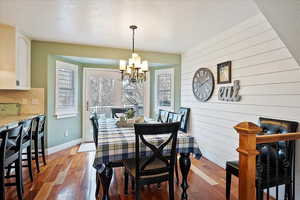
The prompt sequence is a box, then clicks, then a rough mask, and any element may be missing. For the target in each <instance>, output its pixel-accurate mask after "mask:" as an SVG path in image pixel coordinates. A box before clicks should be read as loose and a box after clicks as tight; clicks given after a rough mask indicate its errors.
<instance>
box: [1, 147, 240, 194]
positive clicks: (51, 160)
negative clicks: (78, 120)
mask: <svg viewBox="0 0 300 200" xmlns="http://www.w3.org/2000/svg"><path fill="white" fill-rule="evenodd" d="M78 147H79V146H76V147H72V148H70V149H67V150H64V151H61V152H57V153H55V154H52V155H50V156H48V158H47V160H48V165H47V166H43V165H42V164H41V166H42V167H41V172H40V173H37V172H36V169H35V168H34V181H33V182H31V181H30V180H29V176H28V172H27V170H26V169H24V170H23V171H24V179H25V193H24V199H25V200H95V189H96V176H95V174H96V172H95V170H94V169H93V167H92V164H93V159H94V156H95V152H80V153H78V152H77V151H78ZM41 163H42V162H41ZM33 166H35V163H33ZM180 180H181V176H180ZM188 182H189V185H190V186H189V189H188V195H189V200H199V199H201V200H224V199H225V170H224V169H223V168H221V167H219V166H217V165H215V164H213V163H212V162H210V161H208V160H206V159H205V158H203V159H201V160H200V161H199V160H194V159H193V160H192V170H190V173H189V177H188ZM237 185H238V181H237V179H236V178H234V177H233V180H232V198H231V199H232V200H237V192H238V187H237ZM174 187H175V199H176V200H180V199H181V191H182V190H181V187H180V186H177V185H175V186H174ZM6 194H7V197H8V200H15V199H17V195H16V189H15V188H14V187H10V188H7V190H6ZM101 194H102V191H101V190H100V196H99V198H98V199H101ZM109 194H110V197H111V200H134V197H135V196H134V191H132V190H131V185H130V186H129V194H128V195H125V194H124V176H123V169H122V168H115V169H114V174H113V178H112V183H111V187H110V191H109ZM141 195H142V199H143V200H168V185H167V184H166V183H162V185H161V188H158V187H157V186H156V184H153V185H150V186H149V187H148V186H145V187H144V188H143V189H142V194H141Z"/></svg>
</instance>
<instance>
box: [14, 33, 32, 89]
mask: <svg viewBox="0 0 300 200" xmlns="http://www.w3.org/2000/svg"><path fill="white" fill-rule="evenodd" d="M16 41H17V48H16V50H17V52H16V53H17V54H16V55H17V56H16V59H17V66H16V89H21V90H29V89H30V64H31V63H30V56H31V55H30V51H31V44H30V40H29V39H28V38H27V37H25V36H24V35H22V34H20V33H17V34H16Z"/></svg>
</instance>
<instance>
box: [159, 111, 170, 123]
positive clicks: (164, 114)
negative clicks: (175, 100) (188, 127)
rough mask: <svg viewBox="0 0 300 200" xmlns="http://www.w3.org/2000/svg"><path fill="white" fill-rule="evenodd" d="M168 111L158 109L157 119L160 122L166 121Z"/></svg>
mask: <svg viewBox="0 0 300 200" xmlns="http://www.w3.org/2000/svg"><path fill="white" fill-rule="evenodd" d="M168 113H169V111H167V110H163V109H159V110H158V116H157V121H158V122H161V123H166V122H167V119H168Z"/></svg>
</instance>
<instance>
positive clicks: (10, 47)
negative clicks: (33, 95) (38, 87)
mask: <svg viewBox="0 0 300 200" xmlns="http://www.w3.org/2000/svg"><path fill="white" fill-rule="evenodd" d="M0 38H1V42H0V89H11V90H29V89H30V82H31V80H30V65H31V54H30V52H31V41H30V40H29V39H28V38H27V37H26V36H24V35H23V34H21V33H19V32H18V31H17V30H16V28H15V27H12V26H8V25H3V24H0Z"/></svg>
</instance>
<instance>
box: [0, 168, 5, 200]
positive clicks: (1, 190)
mask: <svg viewBox="0 0 300 200" xmlns="http://www.w3.org/2000/svg"><path fill="white" fill-rule="evenodd" d="M0 170H1V171H0V199H1V200H5V185H4V184H5V183H4V179H5V178H4V177H5V176H4V172H5V170H4V167H1V169H0Z"/></svg>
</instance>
